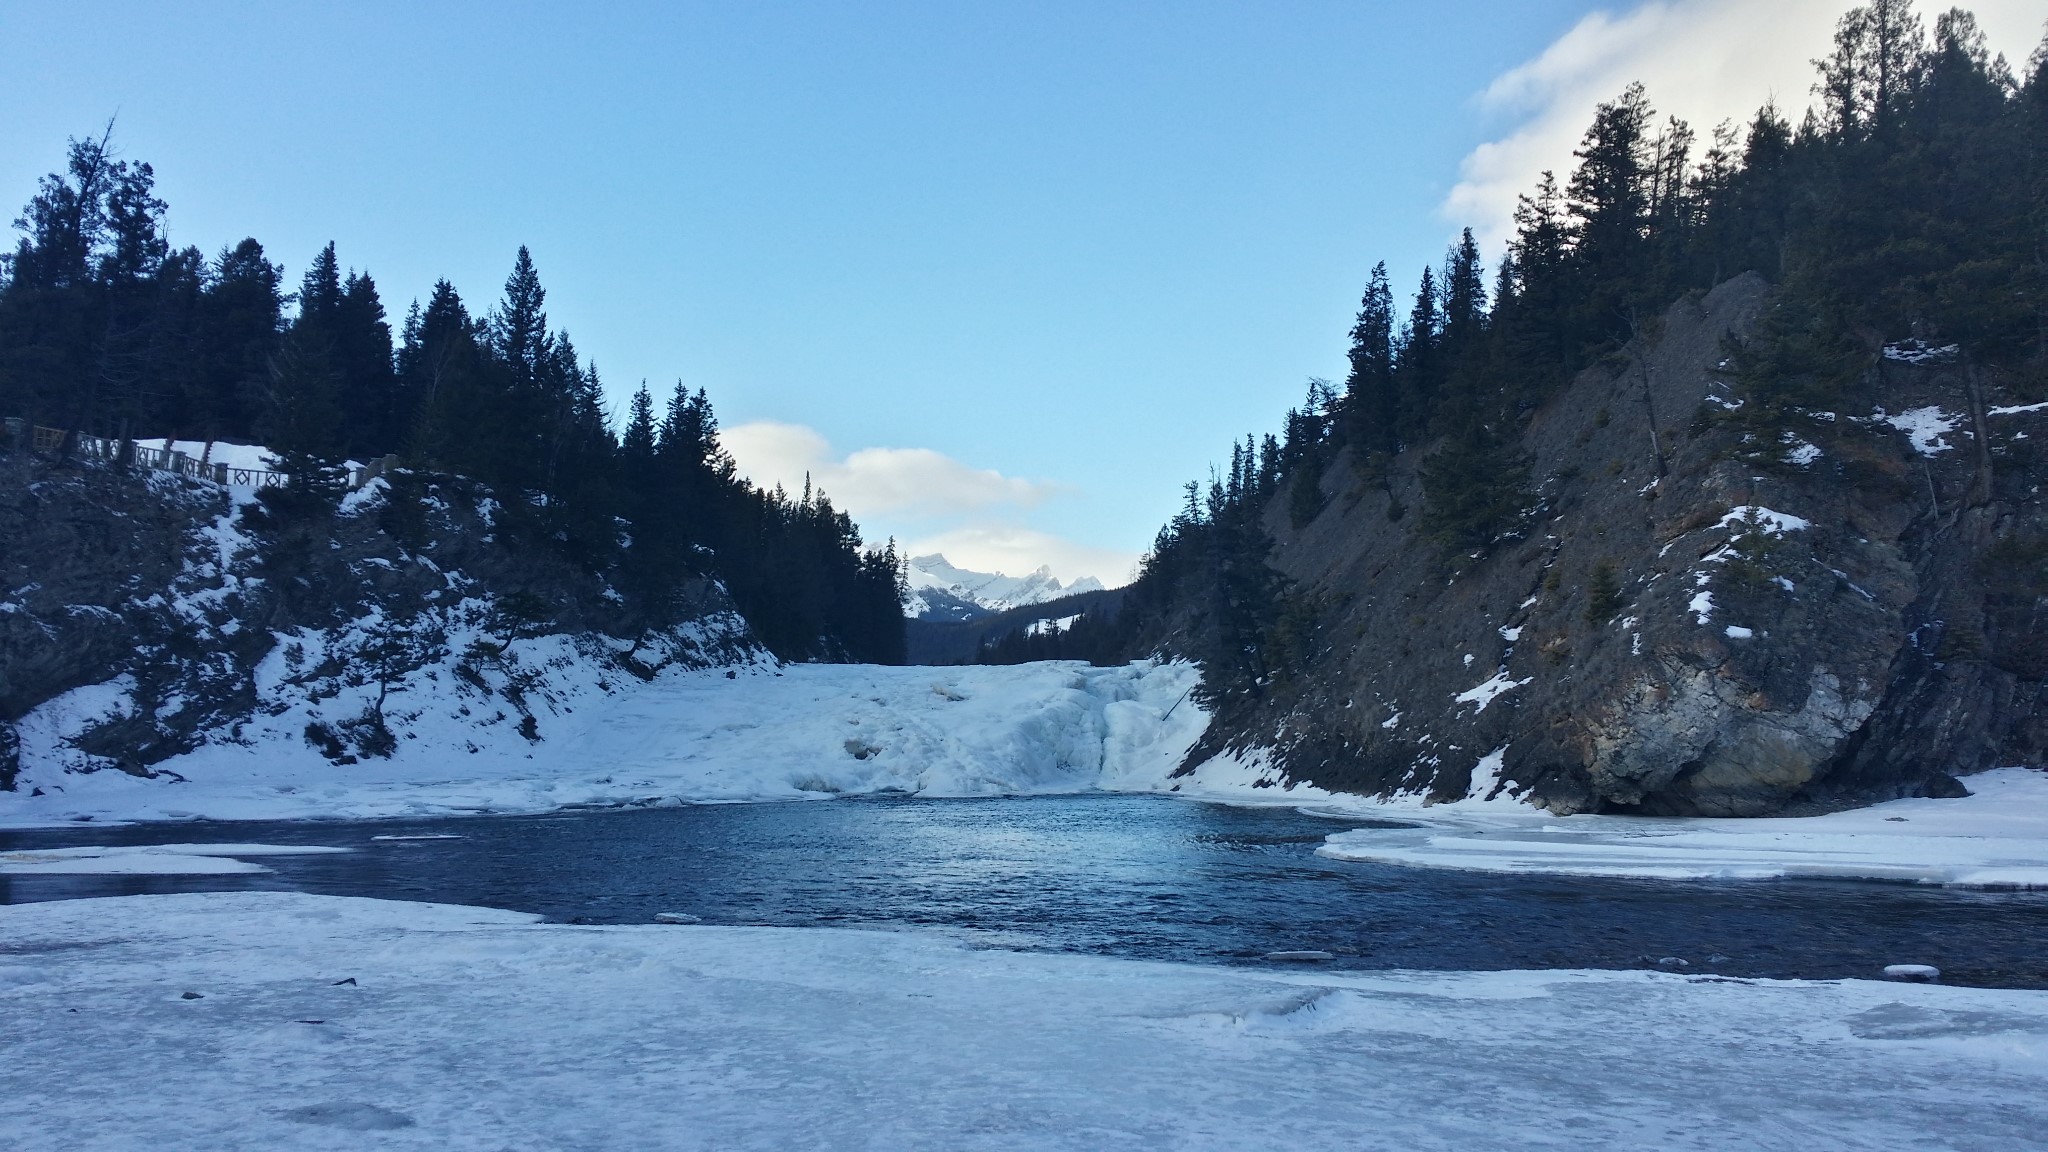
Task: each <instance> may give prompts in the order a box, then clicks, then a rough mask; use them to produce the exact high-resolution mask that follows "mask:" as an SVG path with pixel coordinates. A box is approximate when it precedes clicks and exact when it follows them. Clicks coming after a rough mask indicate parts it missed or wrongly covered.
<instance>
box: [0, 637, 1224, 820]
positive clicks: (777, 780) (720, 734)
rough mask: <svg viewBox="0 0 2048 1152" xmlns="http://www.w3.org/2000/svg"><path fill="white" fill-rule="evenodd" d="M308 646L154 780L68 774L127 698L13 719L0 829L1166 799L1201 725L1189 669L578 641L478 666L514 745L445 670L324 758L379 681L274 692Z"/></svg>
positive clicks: (554, 640)
mask: <svg viewBox="0 0 2048 1152" xmlns="http://www.w3.org/2000/svg"><path fill="white" fill-rule="evenodd" d="M322 642H323V641H322V638H321V637H319V636H316V635H312V634H308V635H305V636H298V637H295V638H294V639H292V641H291V642H290V643H287V644H280V645H279V647H278V649H277V651H276V652H275V653H274V654H273V656H272V658H271V659H270V660H268V661H266V663H265V665H264V666H263V668H261V669H259V673H258V677H257V681H258V688H259V692H260V693H261V694H262V695H263V696H264V698H265V699H270V698H272V697H275V698H276V699H277V700H278V705H277V708H278V711H277V712H276V714H275V715H267V716H266V715H261V714H259V716H258V718H257V719H255V720H252V721H251V722H250V723H248V724H247V725H245V726H244V727H243V728H242V730H241V732H240V734H239V741H240V742H223V743H217V744H212V745H207V746H204V747H201V748H199V749H197V750H195V751H193V752H190V753H187V754H185V755H183V756H178V757H174V758H172V759H170V760H168V761H165V762H163V763H162V764H160V765H157V768H158V769H159V770H161V771H162V772H163V773H164V775H163V776H161V777H159V778H158V779H151V780H145V779H139V778H137V777H135V776H131V775H129V774H127V773H123V772H119V771H113V770H105V769H103V770H99V771H93V772H89V773H78V772H65V771H63V768H64V767H65V766H66V765H67V764H72V765H74V766H83V767H91V766H92V765H90V764H85V763H82V762H83V761H84V760H85V759H86V758H85V757H83V756H82V754H79V753H66V752H65V751H64V750H63V744H62V738H63V736H64V735H65V734H66V733H68V732H71V731H75V730H76V729H77V728H78V727H79V726H80V725H81V724H83V723H85V722H86V721H88V720H89V719H90V718H91V717H93V716H97V715H104V714H107V713H110V712H116V711H119V710H120V708H121V707H122V700H123V697H124V692H125V688H124V686H123V685H121V684H111V685H106V686H97V687H94V688H89V689H81V690H80V691H79V692H77V693H72V694H70V695H67V696H65V697H62V698H60V699H58V700H56V701H52V702H51V703H50V704H49V705H46V706H45V707H44V708H43V709H38V710H37V712H36V713H35V714H33V715H32V716H31V717H30V718H29V720H27V721H25V722H24V723H23V724H22V725H21V732H22V745H23V764H24V773H23V778H22V781H21V784H20V786H19V790H18V791H16V792H14V793H0V824H4V825H15V826H22V825H49V824H59V823H64V822H68V821H75V820H80V819H92V820H101V821H106V820H166V819H190V818H199V817H204V818H213V819H293V818H320V817H342V818H357V819H369V818H382V817H393V816H428V815H453V814H462V813H475V812H539V811H547V810H552V809H558V808H564V807H578V806H616V805H644V804H664V803H668V804H673V803H683V802H688V801H737V800H792V799H818V798H823V797H829V796H834V795H843V794H858V793H877V792H902V793H913V794H918V795H925V796H985V795H1013V794H1021V793H1035V792H1074V791H1085V790H1088V789H1093V788H1104V787H1106V788H1129V789H1140V790H1145V789H1163V788H1167V787H1170V786H1171V784H1170V782H1169V781H1168V780H1167V776H1168V774H1169V773H1170V772H1172V770H1173V769H1174V768H1175V767H1176V766H1178V764H1179V762H1180V759H1181V757H1182V756H1183V755H1184V754H1185V753H1186V751H1187V749H1188V747H1189V746H1190V745H1192V744H1193V743H1194V741H1195V739H1196V738H1197V737H1199V736H1200V735H1201V732H1202V729H1203V726H1204V725H1205V724H1206V723H1207V717H1206V716H1205V715H1204V713H1203V712H1202V711H1201V709H1200V708H1198V707H1197V706H1196V705H1195V704H1194V703H1193V702H1192V701H1191V700H1189V699H1187V697H1188V694H1189V690H1190V689H1192V688H1193V686H1194V684H1195V682H1196V678H1197V673H1196V671H1195V670H1194V668H1193V667H1192V666H1190V665H1185V664H1167V665H1158V664H1153V663H1150V662H1141V663H1135V664H1131V665H1127V666H1124V667H1118V668H1091V667H1088V666H1086V665H1082V664H1078V663H1070V662H1068V663H1040V664H1027V665H1021V666H1016V667H1007V668H994V667H988V668H886V667H878V666H874V665H790V666H786V667H783V668H781V669H780V670H777V669H775V668H773V667H770V666H768V665H765V664H756V665H750V666H743V667H740V668H734V669H715V668H714V669H708V670H702V671H690V670H684V669H671V670H669V671H666V672H663V673H662V674H660V675H658V676H657V677H655V678H654V679H653V680H652V681H649V682H644V683H643V682H640V681H637V680H633V679H631V678H629V677H627V678H618V677H616V673H614V674H613V676H614V678H613V679H604V678H602V677H601V676H600V675H599V674H598V673H596V672H594V671H592V669H594V668H596V667H598V665H597V663H596V662H594V661H590V660H581V659H579V658H578V653H577V652H576V650H575V648H574V644H573V642H572V641H571V640H570V639H568V638H566V637H540V638H536V639H533V640H526V641H520V642H519V646H518V647H517V648H516V650H508V651H507V652H505V653H501V654H500V655H498V656H497V657H494V658H493V661H492V662H490V663H487V664H485V665H481V666H478V667H476V668H473V669H472V670H471V673H470V674H473V675H476V676H479V677H484V678H488V679H490V680H491V681H492V682H493V683H494V684H495V683H496V681H497V680H499V679H504V680H507V681H510V682H514V683H528V684H529V687H528V688H526V689H525V691H524V694H523V697H522V698H523V699H524V700H525V702H526V705H527V706H528V707H529V708H531V709H532V712H533V714H534V715H535V716H536V717H537V722H536V723H535V724H533V725H532V726H530V728H528V729H527V730H526V731H525V732H523V731H522V730H521V721H520V719H519V718H518V717H517V716H516V715H515V714H514V712H513V709H512V706H511V705H509V704H506V703H505V702H504V698H503V694H502V692H501V693H500V694H499V695H497V696H492V695H490V694H486V693H482V692H478V691H472V690H470V688H473V686H470V688H466V687H465V684H466V681H462V680H460V679H458V678H457V677H455V676H452V675H443V676H440V677H439V678H437V679H434V680H422V681H420V682H417V683H414V684H412V685H409V686H408V688H407V690H406V692H405V693H404V694H394V695H393V696H392V697H391V699H390V701H389V702H388V703H387V710H389V711H391V712H393V713H394V714H397V713H400V712H402V713H403V714H404V723H403V724H399V723H394V724H393V727H394V729H395V730H398V731H401V732H402V733H403V734H404V737H403V738H402V739H401V740H400V741H399V745H398V748H397V750H396V751H395V752H394V754H393V755H392V756H391V757H389V758H388V759H364V760H361V761H359V762H357V763H353V764H346V765H337V764H333V763H330V762H329V760H328V759H327V758H326V757H324V756H323V755H321V753H320V752H319V751H318V750H317V749H316V748H315V747H314V746H313V745H312V744H311V743H310V742H309V740H308V739H307V737H306V735H305V733H306V730H307V728H308V726H309V725H310V724H315V723H322V724H327V723H337V722H341V721H344V720H346V718H348V717H350V716H354V715H358V714H360V713H361V711H362V709H363V707H364V703H363V701H364V699H366V698H367V696H368V695H369V694H372V693H374V692H375V691H376V686H375V685H374V684H366V685H356V686H354V687H352V688H347V689H345V690H344V689H342V688H336V689H335V692H336V694H335V695H332V696H327V697H323V698H321V699H317V700H308V699H306V698H304V697H303V695H300V694H294V693H291V692H288V691H286V687H287V685H288V681H289V680H290V678H291V675H292V672H291V667H290V665H291V664H292V663H293V662H294V655H293V654H294V652H296V654H297V655H296V664H297V665H298V666H300V667H307V668H310V667H313V666H315V665H317V664H319V663H320V661H321V659H322V654H323V653H322V651H321V650H320V647H319V646H320V644H321V643H322ZM507 657H511V658H513V659H512V660H511V662H510V663H507ZM522 677H526V678H529V679H526V680H522V679H520V678H522ZM729 677H730V678H729ZM620 679H623V681H624V682H623V683H621V682H619V680H620ZM535 684H537V685H539V687H533V686H531V685H535ZM493 709H495V711H493ZM528 732H530V733H531V735H528V734H527V733H528ZM37 790H40V791H41V792H42V795H39V796H38V795H35V794H34V793H35V792H36V791H37Z"/></svg>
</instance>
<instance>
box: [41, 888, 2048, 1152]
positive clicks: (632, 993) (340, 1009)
mask: <svg viewBox="0 0 2048 1152" xmlns="http://www.w3.org/2000/svg"><path fill="white" fill-rule="evenodd" d="M0 939H4V940H5V941H6V945H7V946H6V949H5V950H4V952H0V1037H4V1045H5V1049H6V1051H7V1052H8V1054H9V1058H8V1059H7V1060H6V1061H5V1062H4V1063H0V1143H5V1144H6V1146H8V1147H9V1148H12V1149H16V1150H18V1152H43V1150H57V1149H62V1150H65V1152H73V1150H80V1149H88V1150H89V1149H131V1148H137V1147H150V1148H155V1149H162V1150H165V1152H169V1150H173V1149H186V1148H190V1149H206V1150H207V1152H215V1150H223V1149H275V1148H360V1147H366V1146H376V1147H381V1148H414V1147H418V1148H436V1149H467V1148H478V1149H483V1148H491V1149H495V1148H504V1147H536V1148H538V1147H546V1148H605V1149H641V1148H785V1147H818V1148H854V1147H860V1148H884V1147H885V1148H892V1149H912V1148H934V1149H949V1150H950V1149H959V1148H983V1147H986V1148H998V1147H1000V1148H1087V1149H1118V1148H1134V1149H1135V1148H1145V1149H1152V1148H1173V1147H1186V1148H1285V1147H1301V1148H1339V1147H1342V1148H1388V1149H1404V1150H1419V1149H1437V1148H1456V1149H1470V1148H1547V1147H1557V1148H1572V1149H1588V1148H1701V1149H1707V1148H1711V1149H1717V1150H1719V1149H1742V1148H1787V1149H1789V1148H1798V1149H1831V1148H1871V1149H1875V1148H1900V1147H1925V1146H1930V1145H1939V1146H1942V1147H1947V1148H1959V1149H1998V1150H2001V1152H2003V1150H2005V1149H2013V1148H2021V1147H2028V1146H2031V1144H2032V1143H2033V1142H2035V1141H2037V1140H2038V1138H2039V1135H2040V1132H2041V1131H2042V1127H2043V1125H2044V1123H2048V1105H2044V1103H2043V1101H2048V993H2041V992H2024V991H1996V990H1982V989H1961V988H1945V987H1931V986H1909V985H1896V984H1880V983H1868V982H1859V981H1850V982H1843V983H1774V982H1746V981H1736V980H1723V979H1702V978H1697V977H1683V976H1669V975H1661V974H1655V973H1617V972H1540V973H1531V972H1498V973H1415V972H1409V973H1382V974H1373V975H1338V974H1335V973H1324V972H1319V971H1314V970H1297V969H1289V968H1285V967H1278V966H1276V968H1275V969H1274V970H1272V971H1270V972H1265V971H1258V970H1247V969H1241V968H1239V969H1222V968H1205V967H1198V966H1190V965H1177V964H1158V963H1138V962H1131V961H1119V960H1109V959H1101V958H1094V957H1085V956H1072V955H1045V954H1021V953H1010V952H1000V951H974V950H969V949H966V948H963V947H961V946H959V945H956V944H953V943H950V942H947V941H944V940H940V939H935V938H933V937H930V936H924V935H911V934H895V933H871V932H850V931H839V930H815V929H772V928H710V927H666V926H647V927H644V928H630V927H629V928H620V927H613V928H586V927H573V926H567V925H541V924H535V923H532V922H531V918H530V917H527V916H524V915H520V914H517V913H511V912H499V911H491V910H485V909H476V908H458V907H450V906H444V905H427V904H402V903H386V902H381V901H371V900H353V899H342V898H335V897H316V896H305V895H296V894H285V893H237V894H213V895H188V896H145V897H125V898H119V899H108V900H89V901H68V902H60V903H51V904H35V905H25V906H16V907H5V908H0ZM1565 1054H1569V1055H1568V1056H1567V1055H1565Z"/></svg>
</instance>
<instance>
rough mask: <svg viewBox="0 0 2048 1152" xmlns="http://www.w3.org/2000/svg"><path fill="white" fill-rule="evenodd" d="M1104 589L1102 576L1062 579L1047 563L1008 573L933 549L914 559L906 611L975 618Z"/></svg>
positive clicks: (912, 560) (914, 613)
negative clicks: (962, 564)
mask: <svg viewBox="0 0 2048 1152" xmlns="http://www.w3.org/2000/svg"><path fill="white" fill-rule="evenodd" d="M1101 588H1102V581H1100V580H1097V579H1096V578H1095V577H1093V576H1083V577H1081V578H1080V579H1078V580H1075V581H1074V582H1073V583H1071V584H1061V583H1060V580H1059V577H1057V576H1054V575H1053V574H1052V568H1051V567H1050V566H1049V565H1044V564H1041V565H1039V566H1038V567H1037V568H1036V569H1034V570H1032V571H1031V572H1030V573H1029V574H1028V575H1024V576H1007V575H1004V574H1003V573H1001V572H974V571H970V570H968V569H965V568H956V567H954V566H953V564H952V563H950V562H949V561H948V560H947V559H946V557H945V556H944V555H943V554H941V553H937V552H934V553H932V554H931V555H929V556H912V557H911V558H910V598H909V600H908V601H906V602H905V603H904V605H903V612H904V615H906V616H914V617H936V618H941V619H950V620H971V619H973V618H975V617H976V616H984V615H989V614H992V613H996V612H1005V611H1008V610H1009V609H1011V608H1018V607H1022V606H1024V605H1026V604H1041V603H1044V602H1045V601H1047V600H1052V599H1056V598H1058V597H1061V596H1071V595H1073V594H1074V593H1076V592H1095V591H1100V590H1101Z"/></svg>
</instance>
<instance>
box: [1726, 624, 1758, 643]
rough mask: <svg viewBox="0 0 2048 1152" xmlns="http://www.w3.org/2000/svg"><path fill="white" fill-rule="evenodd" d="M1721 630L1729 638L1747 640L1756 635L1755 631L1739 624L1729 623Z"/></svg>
mask: <svg viewBox="0 0 2048 1152" xmlns="http://www.w3.org/2000/svg"><path fill="white" fill-rule="evenodd" d="M1721 631H1722V632H1723V633H1724V634H1725V635H1726V636H1727V637H1728V638H1729V639H1730V640H1748V639H1750V638H1751V637H1753V636H1755V635H1756V633H1754V632H1752V631H1750V630H1749V629H1747V628H1744V627H1743V626H1742V625H1740V624H1730V625H1729V626H1728V627H1726V628H1723V629H1722V630H1721Z"/></svg>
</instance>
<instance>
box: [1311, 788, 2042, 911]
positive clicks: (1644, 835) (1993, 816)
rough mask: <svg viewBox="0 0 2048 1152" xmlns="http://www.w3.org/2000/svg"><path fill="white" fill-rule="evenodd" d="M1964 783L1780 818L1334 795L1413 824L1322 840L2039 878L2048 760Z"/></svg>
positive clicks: (1564, 863) (1774, 869)
mask: <svg viewBox="0 0 2048 1152" xmlns="http://www.w3.org/2000/svg"><path fill="white" fill-rule="evenodd" d="M1487 783H1489V784H1490V783H1491V782H1490V781H1487ZM1963 783H1964V786H1965V787H1967V788H1969V789H1970V792H1971V793H1972V794H1971V795H1970V796H1967V797H1963V798H1961V799H1955V800H1895V801H1892V802H1891V803H1888V804H1878V805H1874V806H1872V807H1869V808H1859V809H1855V810H1853V811H1848V812H1836V813H1832V814H1830V815H1827V816H1814V817H1802V818H1789V819H1784V818H1775V819H1690V820H1666V819H1654V818H1644V817H1635V816H1567V817H1563V818H1556V817H1551V816H1547V815H1545V814H1543V813H1541V812H1538V811H1535V810H1533V809H1531V808H1529V807H1527V806H1525V805H1522V804H1518V803H1516V802H1514V801H1513V800H1511V799H1509V798H1508V797H1506V796H1505V795H1503V796H1501V797H1500V798H1497V799H1495V800H1491V801H1485V800H1478V799H1472V800H1466V801H1464V802H1461V803H1456V804H1442V805H1436V806H1433V807H1428V808H1424V807H1421V806H1420V804H1419V803H1406V804H1404V803H1399V802H1396V803H1391V804H1360V803H1355V802H1354V803H1343V802H1337V803H1338V805H1339V807H1340V808H1341V810H1343V811H1346V812H1353V813H1361V814H1378V815H1384V816H1387V817H1392V818H1397V819H1402V820H1411V821H1415V822H1417V823H1419V824H1421V825H1422V827H1419V828H1415V829H1376V828H1360V829H1354V830H1350V831H1345V832H1340V833H1337V834H1336V835H1333V836H1331V837H1330V838H1329V842H1328V843H1326V844H1325V845H1324V846H1323V848H1322V849H1321V852H1322V854H1323V855H1325V856H1331V857H1334V858H1336V859H1339V860H1366V861H1374V862H1377V863H1384V864H1410V865H1419V866H1426V867H1436V868H1466V869H1475V870H1481V871H1493V872H1534V873H1551V874H1558V875H1570V876H1623V877H1639V878H1655V879H1667V880H1691V879H1713V878H1721V879H1766V878H1776V877H1800V876H1813V877H1837V878H1846V879H1860V880H1901V881H1911V882H1916V883H1923V884H1945V885H1951V886H1955V887H1965V888H2048V772H2041V771H2037V770H2033V769H2027V768H2002V769H1998V770H1996V771H1992V772H1983V773H1979V774H1977V775H1974V776H1968V777H1965V778H1964V780H1963ZM1477 791H1480V790H1479V789H1475V792H1477Z"/></svg>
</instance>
